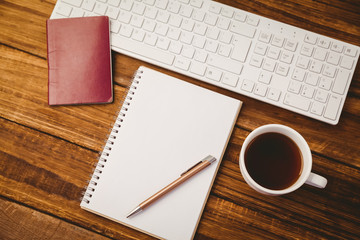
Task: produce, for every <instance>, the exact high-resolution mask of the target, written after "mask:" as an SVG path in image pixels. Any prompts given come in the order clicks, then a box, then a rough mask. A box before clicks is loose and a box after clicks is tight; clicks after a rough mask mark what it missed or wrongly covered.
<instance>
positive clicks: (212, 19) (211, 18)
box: [204, 13, 218, 26]
mask: <svg viewBox="0 0 360 240" xmlns="http://www.w3.org/2000/svg"><path fill="white" fill-rule="evenodd" d="M217 19H218V16H216V15H214V14H210V13H207V14H206V15H205V20H204V22H205V23H206V24H208V25H211V26H215V25H216V22H217Z"/></svg>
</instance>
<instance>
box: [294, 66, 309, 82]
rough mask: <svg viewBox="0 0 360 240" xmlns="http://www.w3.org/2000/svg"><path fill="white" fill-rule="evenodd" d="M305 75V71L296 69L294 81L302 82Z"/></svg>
mask: <svg viewBox="0 0 360 240" xmlns="http://www.w3.org/2000/svg"><path fill="white" fill-rule="evenodd" d="M305 73H306V72H305V71H304V70H302V69H300V68H295V69H294V72H293V75H292V79H295V80H297V81H300V82H302V81H303V80H304V78H305Z"/></svg>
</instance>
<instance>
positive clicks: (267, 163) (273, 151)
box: [245, 132, 302, 190]
mask: <svg viewBox="0 0 360 240" xmlns="http://www.w3.org/2000/svg"><path fill="white" fill-rule="evenodd" d="M245 166H246V169H247V171H248V173H249V174H250V176H251V177H252V179H253V180H254V181H255V182H257V183H258V184H260V185H261V186H263V187H265V188H268V189H272V190H281V189H285V188H287V187H289V186H291V185H292V184H294V183H295V182H296V180H297V179H298V178H299V176H300V174H301V169H302V155H301V152H300V149H299V148H298V146H297V145H296V144H295V142H294V141H293V140H291V139H290V138H289V137H287V136H285V135H282V134H280V133H273V132H270V133H264V134H261V135H259V136H257V137H255V138H254V139H253V140H252V141H251V142H250V144H249V145H248V147H247V149H246V151H245Z"/></svg>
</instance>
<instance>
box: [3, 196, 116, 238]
mask: <svg viewBox="0 0 360 240" xmlns="http://www.w3.org/2000/svg"><path fill="white" fill-rule="evenodd" d="M0 218H1V219H2V221H1V223H2V224H1V225H0V238H1V239H59V240H60V239H73V240H76V239H78V240H81V239H92V240H106V239H109V238H107V237H104V236H101V235H99V234H96V233H94V232H91V231H89V230H86V229H83V228H81V227H78V226H76V225H73V224H71V223H68V222H65V221H63V220H61V219H58V218H55V217H52V216H49V215H46V214H44V213H41V212H39V211H36V210H34V209H31V208H28V207H25V206H22V205H19V204H17V203H14V202H10V201H7V200H5V199H3V198H0Z"/></svg>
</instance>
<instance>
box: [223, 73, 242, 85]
mask: <svg viewBox="0 0 360 240" xmlns="http://www.w3.org/2000/svg"><path fill="white" fill-rule="evenodd" d="M238 80H239V78H238V77H237V76H236V75H232V74H228V73H226V74H224V76H223V78H222V80H221V81H222V82H223V83H224V84H226V85H229V86H232V87H236V85H237V83H238Z"/></svg>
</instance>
